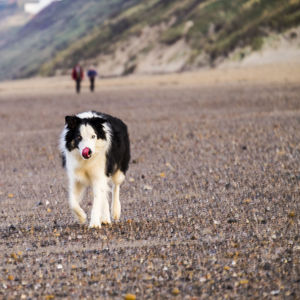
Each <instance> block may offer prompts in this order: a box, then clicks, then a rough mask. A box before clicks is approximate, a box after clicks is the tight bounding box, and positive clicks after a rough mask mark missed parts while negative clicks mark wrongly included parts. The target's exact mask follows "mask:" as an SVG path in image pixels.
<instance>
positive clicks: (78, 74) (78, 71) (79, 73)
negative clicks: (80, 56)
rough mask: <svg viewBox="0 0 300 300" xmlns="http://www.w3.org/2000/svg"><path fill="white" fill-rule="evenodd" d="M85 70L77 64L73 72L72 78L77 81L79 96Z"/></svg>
mask: <svg viewBox="0 0 300 300" xmlns="http://www.w3.org/2000/svg"><path fill="white" fill-rule="evenodd" d="M83 76H84V74H83V69H82V67H81V66H80V65H79V64H77V65H76V66H75V67H74V68H73V70H72V78H73V79H74V80H75V81H76V92H77V94H79V93H80V85H81V81H82V79H83Z"/></svg>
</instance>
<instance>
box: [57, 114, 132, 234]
mask: <svg viewBox="0 0 300 300" xmlns="http://www.w3.org/2000/svg"><path fill="white" fill-rule="evenodd" d="M60 150H61V152H62V161H63V166H64V167H65V168H66V171H67V174H68V179H69V205H70V208H71V210H72V211H73V213H74V214H75V216H76V217H77V219H78V220H79V222H80V223H81V224H84V223H85V222H86V219H87V216H86V213H85V212H84V211H83V209H82V208H81V207H80V202H81V200H82V197H83V195H84V191H85V189H86V187H88V186H91V187H92V191H93V196H94V201H93V206H92V211H91V220H90V225H89V226H90V227H91V228H100V227H101V224H110V223H111V218H110V211H109V202H108V192H109V181H110V179H111V180H112V183H113V188H112V207H111V213H112V217H113V219H114V220H119V219H120V216H121V204H120V199H119V194H120V185H121V183H122V182H123V181H124V179H125V173H126V171H127V170H128V165H129V160H130V143H129V136H128V131H127V126H126V125H125V124H124V123H123V122H122V121H121V120H120V119H118V118H115V117H112V116H110V115H107V114H103V113H98V112H95V111H88V112H83V113H80V114H77V115H73V116H66V117H65V127H64V129H63V131H62V133H61V137H60Z"/></svg>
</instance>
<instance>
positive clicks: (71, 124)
mask: <svg viewBox="0 0 300 300" xmlns="http://www.w3.org/2000/svg"><path fill="white" fill-rule="evenodd" d="M65 121H66V125H67V126H68V128H69V129H74V128H76V126H77V125H78V124H79V121H80V119H79V118H78V117H76V116H66V117H65Z"/></svg>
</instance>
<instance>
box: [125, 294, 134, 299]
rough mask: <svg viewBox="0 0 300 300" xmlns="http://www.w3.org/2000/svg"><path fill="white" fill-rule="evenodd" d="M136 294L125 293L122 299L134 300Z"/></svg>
mask: <svg viewBox="0 0 300 300" xmlns="http://www.w3.org/2000/svg"><path fill="white" fill-rule="evenodd" d="M135 299H136V296H135V295H134V294H126V295H125V297H124V300H135Z"/></svg>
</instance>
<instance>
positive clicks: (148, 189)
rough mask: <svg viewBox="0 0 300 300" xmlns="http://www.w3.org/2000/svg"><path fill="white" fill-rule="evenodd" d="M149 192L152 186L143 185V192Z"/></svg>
mask: <svg viewBox="0 0 300 300" xmlns="http://www.w3.org/2000/svg"><path fill="white" fill-rule="evenodd" d="M151 190H152V186H150V185H144V191H151Z"/></svg>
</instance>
